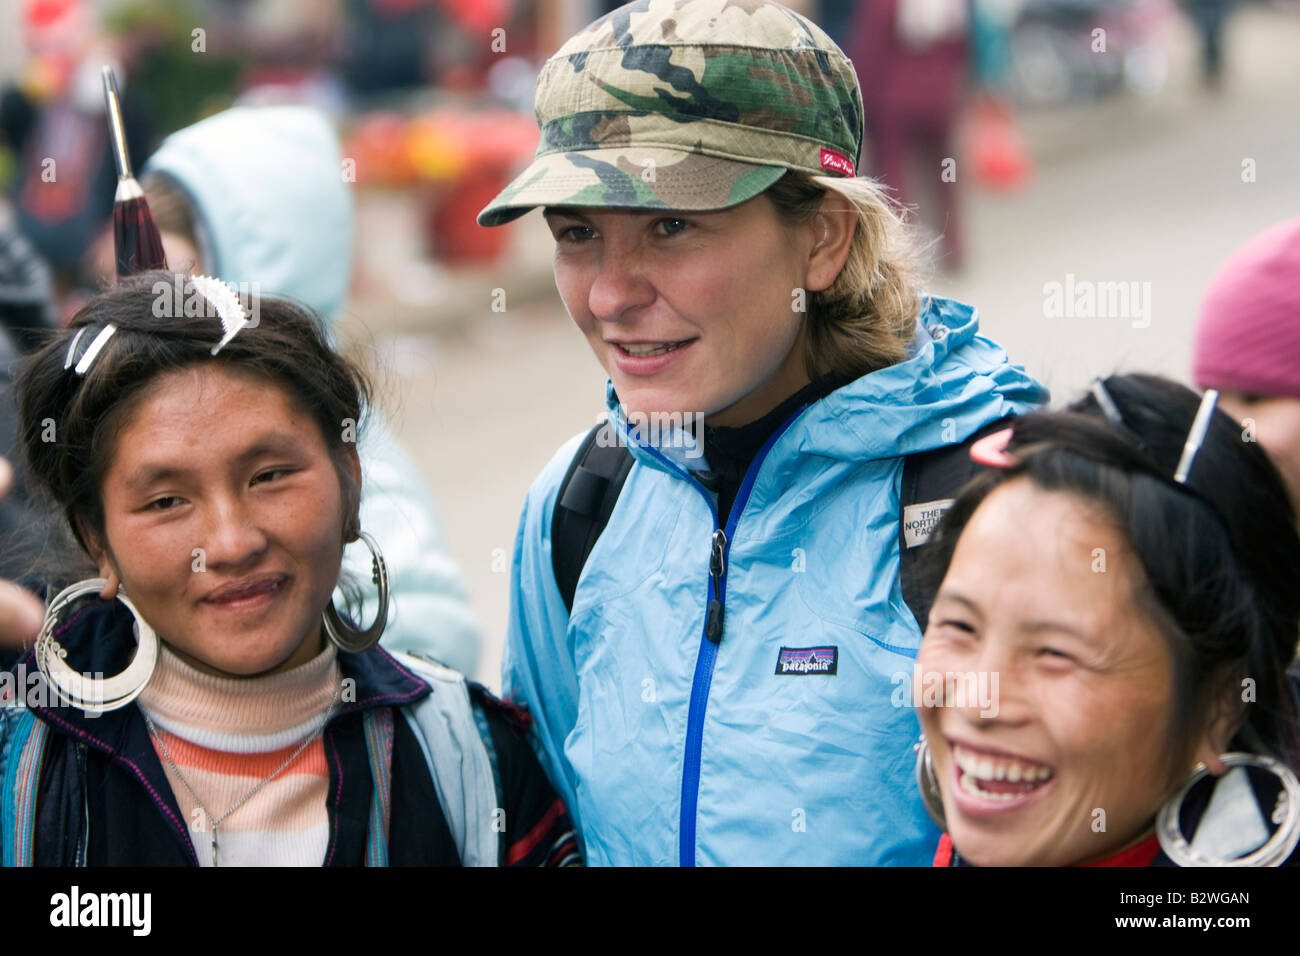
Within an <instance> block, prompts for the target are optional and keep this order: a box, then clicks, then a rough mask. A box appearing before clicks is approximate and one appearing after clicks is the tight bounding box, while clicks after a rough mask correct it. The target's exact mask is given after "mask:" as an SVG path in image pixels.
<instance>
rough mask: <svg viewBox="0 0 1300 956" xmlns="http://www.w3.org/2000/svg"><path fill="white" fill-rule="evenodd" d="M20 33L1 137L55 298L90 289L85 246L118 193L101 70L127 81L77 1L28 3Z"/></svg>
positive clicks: (16, 195)
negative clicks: (24, 52)
mask: <svg viewBox="0 0 1300 956" xmlns="http://www.w3.org/2000/svg"><path fill="white" fill-rule="evenodd" d="M24 27H25V31H26V32H25V34H24V40H25V42H26V46H27V49H28V52H29V59H28V61H27V63H26V64H25V66H24V71H23V74H22V77H21V79H20V81H19V82H17V83H14V84H12V85H10V86H8V87H6V88H5V89H4V90H3V92H0V135H3V136H4V137H5V139H6V140H7V141H8V143H9V145H10V147H11V148H12V149H13V151H14V153H15V154H16V156H17V160H18V162H17V176H16V179H15V181H14V183H13V185H12V190H11V198H12V201H13V206H14V210H15V213H16V222H17V227H18V229H19V231H20V232H21V233H22V234H23V235H24V236H26V238H27V239H28V240H29V241H30V242H31V243H32V245H33V246H35V248H36V250H37V252H38V253H39V254H40V255H41V257H42V258H43V259H44V260H45V261H46V262H47V263H48V264H49V266H50V268H51V269H52V270H53V273H54V279H55V293H56V296H57V297H58V300H59V301H62V300H63V297H64V296H65V295H66V294H69V293H80V292H83V291H84V290H85V289H86V288H87V287H89V286H90V285H91V284H93V277H91V276H90V275H89V274H88V273H87V271H86V263H85V259H86V250H87V249H89V248H90V247H91V245H92V244H93V242H94V240H95V238H96V237H97V236H98V235H99V234H100V233H101V231H102V230H103V228H104V224H105V223H106V222H108V221H109V219H110V216H111V212H112V208H113V194H114V190H115V189H116V187H117V169H116V167H115V166H114V163H113V155H112V151H111V149H110V145H109V134H108V124H107V121H106V119H105V113H104V88H103V80H102V77H101V72H100V71H101V68H102V67H103V66H104V65H105V64H108V65H112V66H113V67H114V68H115V72H116V73H117V76H118V80H119V83H121V84H122V87H123V90H124V92H125V91H126V90H129V89H130V78H129V77H128V76H125V75H124V73H123V71H122V69H121V64H120V62H119V58H118V55H117V50H116V45H115V44H114V43H113V41H112V40H111V38H109V37H108V35H107V34H105V33H104V32H103V31H102V30H101V29H100V25H99V23H98V20H97V12H96V9H95V7H94V5H93V4H91V3H89V2H85V0H28V2H27V3H26V5H25V7H24ZM122 102H123V107H122V119H123V124H124V127H125V132H126V136H127V145H128V149H129V150H130V152H131V153H132V155H135V156H143V155H145V154H146V152H147V147H148V145H149V132H148V125H147V122H146V120H145V117H144V114H143V113H142V112H141V111H140V110H139V109H138V108H137V106H136V104H134V103H133V102H132V98H131V97H130V96H129V95H127V96H125V97H124V98H123V101H122ZM68 309H69V310H70V311H71V310H73V309H75V300H74V301H73V302H72V303H70V304H69V305H68Z"/></svg>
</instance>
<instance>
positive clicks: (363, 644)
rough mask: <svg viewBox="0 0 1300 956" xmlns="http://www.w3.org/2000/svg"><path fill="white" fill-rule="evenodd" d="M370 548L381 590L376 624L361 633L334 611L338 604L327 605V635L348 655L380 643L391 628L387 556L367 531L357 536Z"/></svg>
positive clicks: (374, 580)
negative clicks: (386, 631) (385, 557)
mask: <svg viewBox="0 0 1300 956" xmlns="http://www.w3.org/2000/svg"><path fill="white" fill-rule="evenodd" d="M357 536H358V537H359V538H360V539H361V540H362V541H363V542H365V545H366V547H367V548H369V549H370V567H371V574H370V580H371V582H372V583H374V584H375V585H376V586H377V587H378V588H379V610H378V611H377V612H376V614H375V620H374V622H373V623H372V624H371V625H370V626H369V627H368V628H366V629H365V630H364V631H361V630H358V629H357V628H355V627H353V626H352V625H351V624H349V623H347V622H346V621H344V620H343V617H342V616H341V615H340V614H339V612H338V611H336V610H335V609H334V601H333V599H332V598H331V599H330V603H329V604H327V605H325V614H324V615H323V616H324V620H325V633H326V634H327V635H328V636H329V639H330V640H331V641H332V642H333V643H334V646H335V647H337V648H338V649H339V650H341V651H344V652H345V653H348V654H360V653H361V652H362V651H368V650H370V648H372V647H374V646H375V645H376V644H378V643H379V638H380V637H382V636H383V633H384V628H385V627H387V626H388V567H387V565H385V564H384V555H383V554H382V553H381V552H380V550H379V545H378V544H376V543H375V539H374V538H372V537H371V536H370V535H368V534H366V533H365V532H364V531H362V532H360V533H359V534H358V535H357Z"/></svg>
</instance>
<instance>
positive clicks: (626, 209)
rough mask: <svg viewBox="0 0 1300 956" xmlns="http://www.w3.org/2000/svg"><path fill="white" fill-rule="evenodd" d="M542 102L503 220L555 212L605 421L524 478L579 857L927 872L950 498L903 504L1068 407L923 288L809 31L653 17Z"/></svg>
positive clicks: (711, 3)
mask: <svg viewBox="0 0 1300 956" xmlns="http://www.w3.org/2000/svg"><path fill="white" fill-rule="evenodd" d="M536 105H537V115H538V122H539V125H540V126H541V130H542V131H541V143H540V145H539V147H538V151H537V155H536V158H535V159H534V161H533V163H532V164H531V165H530V166H529V167H528V168H527V169H526V170H524V171H523V172H522V173H521V174H520V175H519V176H518V177H517V178H516V179H515V180H514V182H513V183H511V184H510V186H508V187H507V188H506V189H505V190H504V191H503V192H502V193H501V194H500V195H499V196H498V197H497V198H496V199H494V200H493V201H492V202H491V203H490V204H489V205H488V206H487V207H486V208H485V209H484V210H483V212H482V213H480V215H479V222H481V223H482V224H484V225H493V226H495V225H500V224H502V223H506V222H509V221H511V220H513V219H516V218H518V217H519V216H522V215H524V214H525V213H527V212H528V211H529V210H530V209H533V208H536V207H538V206H541V207H544V208H543V215H544V217H545V219H546V222H547V224H548V226H549V228H550V230H551V234H552V236H553V237H554V239H555V256H554V270H555V280H556V286H557V288H558V289H559V292H560V296H561V298H562V299H563V301H564V304H565V307H566V309H567V310H568V312H569V315H570V317H571V318H572V319H573V321H574V323H575V324H576V325H577V327H578V329H579V331H580V332H581V333H582V335H583V336H584V337H585V338H586V340H587V342H588V344H589V346H590V347H591V349H592V351H593V353H594V354H595V356H596V358H597V360H598V361H599V362H600V363H601V365H602V366H603V367H604V368H605V371H606V372H607V373H608V375H609V382H608V383H607V386H606V390H605V403H606V410H607V412H608V421H607V422H606V423H605V424H604V425H602V426H599V427H598V428H597V429H593V430H592V431H591V432H588V434H587V435H586V436H585V437H584V436H581V435H579V436H576V437H575V438H573V439H572V440H571V441H569V442H567V443H566V444H565V445H564V446H563V447H562V448H561V449H560V450H559V451H558V452H557V453H556V455H555V456H554V457H553V458H552V460H551V461H550V463H549V464H547V465H546V467H545V469H544V471H543V472H542V474H541V475H540V476H539V477H538V478H537V480H536V481H535V482H534V483H533V486H532V488H531V489H530V490H529V494H528V497H527V501H526V503H525V506H524V511H523V514H522V515H521V518H520V523H519V531H518V536H517V538H516V541H515V552H514V565H513V573H512V579H511V612H510V624H509V631H508V634H507V638H506V646H505V652H504V658H503V663H502V683H503V687H504V689H505V692H506V693H507V694H509V695H512V696H514V697H515V698H516V699H518V700H519V701H521V702H523V703H526V704H527V705H528V707H529V709H530V711H531V712H532V713H533V715H534V721H535V727H536V730H537V737H538V743H539V746H540V748H541V752H542V754H543V763H544V765H545V766H546V767H547V769H548V771H549V773H550V774H551V779H552V780H553V781H554V782H555V784H556V787H557V789H558V790H559V791H560V792H561V793H562V794H563V795H564V796H565V798H566V802H567V803H568V805H569V807H570V809H571V811H572V812H573V814H574V817H575V820H577V821H578V822H579V826H580V831H581V833H582V834H583V836H584V839H585V841H586V848H587V851H588V859H589V860H590V861H591V862H592V863H595V864H600V865H614V864H638V865H647V864H651V865H667V864H681V865H686V866H691V865H695V864H697V863H698V864H756V863H762V864H767V865H773V864H858V865H868V864H870V865H885V864H896V865H898V864H901V865H923V864H927V863H929V862H930V860H931V859H932V856H933V849H934V847H935V846H936V845H937V841H938V832H937V831H936V830H934V828H933V827H932V826H931V825H930V823H929V821H928V820H927V819H926V816H925V811H924V809H923V808H922V806H921V805H920V801H919V796H918V795H917V794H916V792H915V790H914V788H913V787H912V786H911V785H910V783H911V782H910V779H909V777H910V769H911V768H910V761H909V759H908V758H909V753H910V750H909V748H910V747H911V744H912V742H913V741H914V740H915V736H914V735H915V732H916V725H915V720H914V715H913V714H912V713H911V712H910V710H909V708H907V707H906V706H903V705H901V704H899V703H895V702H894V697H895V691H896V690H897V686H898V685H897V684H896V682H895V680H894V675H895V674H896V673H897V672H898V671H899V670H908V671H910V668H911V665H912V661H913V656H914V654H915V649H916V647H917V645H918V644H919V642H920V629H919V627H918V625H917V620H918V616H919V613H918V612H914V611H913V610H912V606H911V603H910V602H911V597H910V591H909V589H908V587H907V580H908V577H907V575H906V574H905V572H904V566H905V564H909V563H910V560H911V557H914V556H915V554H916V553H917V552H916V550H915V549H916V548H918V547H920V546H921V545H922V544H923V542H924V538H925V537H926V536H928V530H929V529H928V525H926V523H925V519H924V518H922V517H921V516H922V515H923V514H927V513H928V514H934V513H936V512H938V511H940V510H941V508H942V504H943V501H944V500H946V499H947V498H950V497H951V494H950V493H951V492H952V491H954V490H955V487H956V484H953V485H951V486H949V485H945V486H944V487H943V489H942V493H936V494H932V495H930V494H927V495H926V496H924V497H920V498H919V500H917V502H916V503H917V504H918V505H921V503H922V502H924V503H925V504H924V505H922V506H921V507H918V508H916V509H912V508H911V507H910V506H908V505H905V504H904V502H906V501H907V500H908V495H909V491H907V490H905V489H915V488H916V487H918V486H921V485H922V484H923V482H922V481H921V480H919V479H917V480H915V481H914V480H912V479H913V478H915V477H916V473H915V472H914V471H913V463H915V462H917V461H919V460H922V459H925V458H926V456H929V455H942V454H944V453H946V452H949V451H956V452H961V450H962V449H961V443H963V442H965V441H968V440H969V439H971V438H972V436H974V435H975V434H977V433H978V432H979V431H980V430H981V429H984V428H987V427H989V426H990V425H992V424H993V423H996V422H997V421H1000V420H1001V419H1003V418H1004V417H1006V416H1008V415H1014V414H1017V413H1021V412H1024V411H1027V410H1029V409H1031V408H1033V407H1036V406H1037V405H1039V404H1041V403H1042V402H1043V401H1045V400H1046V398H1047V393H1046V390H1045V389H1043V388H1042V386H1041V385H1039V384H1038V383H1037V382H1036V381H1035V380H1034V379H1033V378H1032V377H1030V376H1029V375H1028V374H1027V373H1026V372H1025V371H1024V369H1023V368H1021V367H1019V366H1017V365H1013V364H1012V363H1011V362H1010V361H1009V360H1008V358H1007V355H1006V352H1005V351H1004V350H1003V349H1002V348H1001V347H1000V346H999V345H997V344H996V343H994V342H992V341H990V340H989V339H987V338H985V337H984V336H982V335H981V334H979V319H978V316H977V313H976V311H975V310H974V309H973V308H972V307H970V306H968V305H964V304H962V303H959V302H955V301H953V300H950V299H945V298H942V297H938V296H927V295H924V294H923V293H922V292H920V291H919V290H918V289H917V286H916V281H917V280H916V273H915V271H914V264H915V260H914V252H915V250H914V239H913V237H912V235H911V232H910V231H909V230H908V229H907V227H906V225H905V224H904V223H903V222H902V221H901V220H900V219H899V218H898V216H897V214H896V212H895V211H894V208H893V207H892V205H891V204H890V203H889V201H888V199H887V198H886V196H885V194H884V191H883V189H882V188H881V186H880V185H879V184H877V183H876V182H874V181H873V180H870V179H867V178H864V177H859V176H857V175H856V168H857V159H858V152H859V148H860V144H861V140H862V100H861V96H860V93H859V90H858V83H857V80H856V77H855V75H854V71H853V66H852V64H851V63H850V62H849V61H848V59H847V57H845V55H844V53H843V51H841V50H840V49H839V48H838V47H836V46H835V45H834V43H833V42H832V41H831V40H830V38H829V37H828V36H827V35H826V34H825V33H824V32H823V31H822V30H821V29H820V28H819V27H817V25H816V24H814V23H812V22H811V21H810V20H808V19H806V18H804V17H801V16H799V15H797V14H795V13H793V12H792V11H790V10H789V9H788V8H786V7H784V6H781V5H779V4H776V3H769V2H751V3H744V4H741V3H735V2H724V0H686V2H673V0H650V2H638V3H634V4H629V5H627V6H624V7H621V8H620V9H618V10H616V11H614V12H613V13H611V14H609V15H608V16H606V17H604V18H602V19H601V20H599V21H597V22H595V23H593V24H591V25H589V26H588V27H586V28H585V29H583V30H581V31H579V32H578V33H577V34H576V35H575V36H574V37H572V38H570V39H569V40H568V41H567V42H566V43H565V44H564V45H563V46H562V47H561V48H560V50H559V51H558V52H557V53H556V54H555V55H554V56H552V57H551V59H550V60H548V61H547V63H546V64H545V65H544V66H543V68H542V72H541V75H540V77H539V80H538V86H537V97H536ZM690 420H693V423H692V424H687V423H688V421H690ZM688 431H689V432H690V434H687V432H688ZM605 452H609V453H613V454H612V455H610V456H607V455H604V454H602V453H605ZM611 457H614V460H610V459H611ZM960 458H961V459H963V460H964V461H965V462H966V464H967V465H969V464H970V461H969V458H967V457H966V456H965V455H964V454H961V455H960ZM929 460H931V461H933V460H935V459H933V458H930V459H929ZM959 473H960V476H961V479H962V480H964V478H965V476H966V474H967V472H966V471H965V470H959ZM957 483H960V482H959V481H958V482H957ZM934 490H935V491H938V489H934ZM611 499H613V500H611ZM927 509H928V510H927ZM913 512H914V513H915V515H916V520H915V521H914V522H913V524H912V525H905V521H906V518H905V515H908V514H909V513H913ZM906 527H910V528H911V530H910V531H907V530H905V528H906ZM575 530H576V531H577V532H578V535H577V536H576V537H575V535H574V534H573V532H574V531H575ZM584 546H585V549H586V550H585V551H584V550H583V548H584Z"/></svg>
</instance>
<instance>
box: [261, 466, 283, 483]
mask: <svg viewBox="0 0 1300 956" xmlns="http://www.w3.org/2000/svg"><path fill="white" fill-rule="evenodd" d="M290 470H291V469H288V468H272V469H271V470H270V471H264V472H262V473H261V474H260V475H258V476H257V477H256V478H254V479H253V484H257V483H259V482H264V481H274V480H275V479H277V478H280V477H282V476H283V475H287V474H289V472H290Z"/></svg>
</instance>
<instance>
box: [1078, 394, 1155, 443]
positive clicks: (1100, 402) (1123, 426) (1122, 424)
mask: <svg viewBox="0 0 1300 956" xmlns="http://www.w3.org/2000/svg"><path fill="white" fill-rule="evenodd" d="M1091 391H1092V396H1093V398H1095V399H1096V400H1097V407H1098V408H1100V409H1101V413H1102V415H1104V416H1105V417H1106V421H1108V422H1110V423H1111V424H1112V425H1114V426H1115V427H1116V428H1118V429H1119V430H1120V431H1121V432H1123V433H1124V435H1125V436H1126V437H1127V438H1128V440H1129V441H1131V442H1132V443H1133V444H1135V445H1137V446H1138V448H1139V449H1140V450H1141V451H1143V452H1145V453H1146V454H1147V455H1148V456H1150V454H1151V449H1150V448H1148V447H1147V443H1146V442H1145V441H1143V440H1142V436H1141V435H1139V434H1138V433H1137V432H1135V431H1134V430H1133V429H1131V428H1129V426H1128V422H1126V421H1124V416H1123V415H1122V414H1120V410H1119V406H1118V405H1116V404H1115V399H1113V398H1111V395H1110V391H1109V390H1108V389H1107V388H1106V383H1105V382H1104V381H1102V379H1101V376H1098V377H1097V378H1094V379H1093V380H1092V386H1091Z"/></svg>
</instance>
